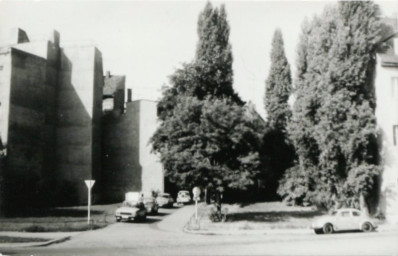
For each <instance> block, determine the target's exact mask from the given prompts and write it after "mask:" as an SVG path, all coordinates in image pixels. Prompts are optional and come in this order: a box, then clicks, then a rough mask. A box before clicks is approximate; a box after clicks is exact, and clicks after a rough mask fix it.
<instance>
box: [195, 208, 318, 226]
mask: <svg viewBox="0 0 398 256" xmlns="http://www.w3.org/2000/svg"><path fill="white" fill-rule="evenodd" d="M212 208H214V206H212V205H201V207H200V208H199V213H198V216H199V220H198V221H192V220H191V221H190V222H189V223H188V229H191V230H207V231H219V230H266V229H301V228H309V227H310V226H311V223H312V222H313V220H314V219H315V218H316V217H318V216H321V215H323V214H325V212H322V211H319V210H317V209H315V208H311V207H296V206H287V205H285V204H284V203H282V202H266V203H255V204H250V205H245V206H240V205H228V204H224V205H223V207H222V208H223V211H224V212H227V214H226V219H225V221H224V222H218V223H216V222H212V221H211V219H210V215H211V213H212V211H213V210H212Z"/></svg>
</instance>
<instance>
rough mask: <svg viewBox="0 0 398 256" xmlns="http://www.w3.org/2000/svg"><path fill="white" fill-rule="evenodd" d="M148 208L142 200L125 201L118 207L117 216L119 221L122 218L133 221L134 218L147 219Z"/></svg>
mask: <svg viewBox="0 0 398 256" xmlns="http://www.w3.org/2000/svg"><path fill="white" fill-rule="evenodd" d="M146 214H147V211H146V208H145V205H144V203H143V202H141V201H124V202H123V204H122V206H121V207H120V208H117V209H116V212H115V218H116V221H117V222H119V221H121V220H125V221H133V220H145V219H146Z"/></svg>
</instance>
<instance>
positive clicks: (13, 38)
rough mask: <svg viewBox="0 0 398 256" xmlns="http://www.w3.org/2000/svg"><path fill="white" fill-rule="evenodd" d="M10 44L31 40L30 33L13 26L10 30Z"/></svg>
mask: <svg viewBox="0 0 398 256" xmlns="http://www.w3.org/2000/svg"><path fill="white" fill-rule="evenodd" d="M8 40H9V42H8V43H9V44H21V43H27V42H29V38H28V35H27V34H26V32H25V31H23V30H22V29H20V28H12V29H10V32H9V39H8Z"/></svg>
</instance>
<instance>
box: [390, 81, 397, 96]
mask: <svg viewBox="0 0 398 256" xmlns="http://www.w3.org/2000/svg"><path fill="white" fill-rule="evenodd" d="M391 97H393V98H398V77H391Z"/></svg>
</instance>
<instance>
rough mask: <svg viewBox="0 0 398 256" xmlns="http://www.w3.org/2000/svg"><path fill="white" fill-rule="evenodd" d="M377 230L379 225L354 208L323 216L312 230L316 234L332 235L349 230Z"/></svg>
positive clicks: (314, 224)
mask: <svg viewBox="0 0 398 256" xmlns="http://www.w3.org/2000/svg"><path fill="white" fill-rule="evenodd" d="M376 228H377V223H376V221H375V220H374V219H372V218H370V217H369V216H367V215H366V214H364V213H362V212H360V211H358V210H356V209H352V208H342V209H339V210H336V211H333V212H332V214H331V215H328V216H323V217H321V218H319V219H317V220H316V221H314V223H312V229H314V232H315V233H316V234H331V233H333V232H335V231H347V230H361V231H363V232H371V231H374V230H375V229H376Z"/></svg>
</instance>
